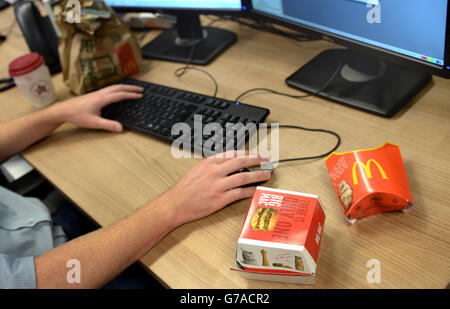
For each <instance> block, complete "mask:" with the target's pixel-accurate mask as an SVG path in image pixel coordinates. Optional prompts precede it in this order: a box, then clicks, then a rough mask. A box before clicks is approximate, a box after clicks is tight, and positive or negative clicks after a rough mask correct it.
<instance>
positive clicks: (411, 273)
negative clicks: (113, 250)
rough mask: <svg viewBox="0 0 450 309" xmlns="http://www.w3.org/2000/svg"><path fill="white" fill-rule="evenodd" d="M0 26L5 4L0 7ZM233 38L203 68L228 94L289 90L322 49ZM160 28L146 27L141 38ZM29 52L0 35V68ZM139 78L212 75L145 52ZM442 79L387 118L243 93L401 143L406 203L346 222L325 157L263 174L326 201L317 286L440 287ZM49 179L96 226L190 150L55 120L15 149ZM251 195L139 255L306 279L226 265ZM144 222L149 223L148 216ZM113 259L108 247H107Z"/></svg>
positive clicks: (131, 205) (184, 270) (311, 148)
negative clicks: (374, 263)
mask: <svg viewBox="0 0 450 309" xmlns="http://www.w3.org/2000/svg"><path fill="white" fill-rule="evenodd" d="M0 16H1V17H0V18H1V20H2V25H6V26H7V25H9V23H8V21H12V20H13V19H12V16H13V12H12V9H11V8H10V9H7V10H5V11H3V12H1V13H0ZM3 21H6V22H3ZM215 25H216V26H221V27H225V28H228V29H230V30H232V31H235V32H236V33H237V34H238V36H239V41H238V42H237V44H235V45H234V46H232V47H231V48H230V49H229V50H227V51H226V52H225V53H224V54H223V55H222V56H220V58H218V59H217V60H216V61H214V62H213V63H212V64H210V65H208V66H206V67H205V69H207V70H208V72H210V73H211V74H213V75H214V77H215V78H216V79H217V80H218V82H219V85H220V88H219V92H218V96H219V97H223V98H226V99H231V100H232V99H234V98H235V97H236V96H237V95H238V94H240V93H241V92H243V91H244V90H247V89H250V88H254V87H269V88H271V89H276V90H279V91H287V92H290V93H298V94H300V92H298V91H296V90H293V89H290V88H288V87H287V86H286V85H285V83H284V79H285V78H286V77H287V76H288V75H290V74H291V73H292V72H294V71H295V70H296V69H297V68H299V67H300V66H301V65H303V64H304V63H306V62H307V61H309V60H310V59H312V58H313V57H314V56H315V55H317V54H318V53H319V52H320V51H322V50H324V49H327V48H330V47H335V46H334V45H333V44H331V43H328V42H325V41H316V42H309V43H298V42H295V41H292V40H289V39H286V38H283V37H279V36H275V35H272V34H268V33H264V32H258V31H255V30H251V29H249V28H246V27H243V26H239V25H238V24H235V23H232V22H218V23H216V24H215ZM156 34H157V32H154V33H150V34H149V35H148V37H147V40H149V39H151V38H152V37H154V36H155V35H156ZM26 52H27V48H26V45H25V42H24V40H23V38H22V37H21V36H20V29H19V28H18V26H17V25H16V26H15V27H14V28H13V34H12V35H11V36H10V38H8V40H7V41H5V42H4V43H2V44H1V45H0V63H1V64H2V65H1V66H0V76H6V75H7V64H8V63H9V62H10V61H11V60H12V59H14V58H15V57H17V56H18V55H20V54H24V53H26ZM147 63H148V65H149V67H148V69H147V70H146V71H145V72H143V73H141V74H140V75H138V76H136V78H139V79H142V80H146V81H151V82H156V83H160V84H163V85H168V86H172V87H177V88H181V89H186V90H191V91H195V92H199V93H204V94H212V93H213V84H212V82H211V81H210V80H209V79H208V78H207V77H206V76H204V75H203V74H201V73H198V72H195V71H192V72H189V73H188V74H186V75H185V76H183V77H182V78H177V77H175V76H174V74H173V72H174V70H175V69H176V68H178V67H180V66H181V65H180V64H176V63H169V62H163V61H147ZM53 80H54V84H55V88H56V92H57V96H58V98H59V99H61V100H62V99H64V98H67V97H69V96H70V94H69V90H68V89H67V88H66V87H65V86H64V84H63V83H62V77H61V75H60V74H59V75H56V76H55V77H54V79H53ZM449 98H450V81H447V80H443V79H440V78H436V77H435V78H434V79H433V83H432V84H431V85H430V86H429V87H428V88H427V89H426V90H425V91H423V92H422V93H421V94H420V95H419V96H418V97H417V98H416V99H415V100H414V101H413V102H412V103H411V104H410V105H409V106H408V107H407V108H405V109H403V110H402V111H401V112H400V113H399V114H398V115H397V116H395V117H394V118H391V119H384V118H380V117H378V116H374V115H371V114H367V113H364V112H360V111H357V110H354V109H351V108H347V107H344V106H341V105H338V104H335V103H332V102H329V101H326V100H323V99H320V98H308V99H304V100H296V99H290V98H285V97H279V96H275V95H270V94H258V95H250V96H248V97H246V98H245V100H244V102H246V103H249V104H254V105H257V106H261V107H266V108H269V109H270V110H271V114H270V115H269V117H268V119H267V122H268V123H281V124H294V125H302V126H306V127H317V128H328V129H332V130H335V131H337V132H339V133H340V134H341V136H342V138H343V141H342V145H341V147H340V148H339V151H349V150H354V149H361V148H370V147H375V146H379V145H381V144H382V143H383V142H384V141H389V142H392V143H396V144H399V145H400V149H401V152H402V156H403V159H404V162H405V165H406V171H407V174H408V178H409V182H410V186H411V190H412V194H413V197H414V200H415V205H414V208H413V209H412V211H411V212H410V213H400V212H398V213H388V214H383V215H376V216H372V217H368V218H364V219H362V220H361V221H358V222H357V223H356V224H354V225H350V224H349V223H348V222H347V221H346V219H345V218H344V215H343V213H342V211H341V209H340V206H339V204H338V199H337V197H336V194H335V192H334V190H333V187H332V185H331V181H330V179H329V176H328V173H327V170H326V167H325V164H324V162H323V160H316V161H310V162H303V163H294V162H293V163H289V164H283V165H280V166H279V167H278V169H277V170H276V171H275V174H274V177H273V179H272V180H271V181H270V182H268V183H267V184H266V185H267V186H270V187H274V188H281V189H286V190H294V191H300V192H306V193H314V194H318V195H319V196H320V198H321V200H322V201H323V203H324V205H325V206H326V208H327V210H328V215H327V219H326V222H325V232H324V236H323V240H322V247H321V253H320V258H319V262H318V269H317V277H316V283H315V285H314V286H313V287H314V288H445V287H446V286H447V284H448V283H449V281H450V232H449V230H450V229H449V219H450V207H448V204H449V202H450V194H449V188H450V163H449V161H448V160H449V153H450V102H449ZM0 105H1V106H2V113H1V114H0V121H6V120H8V119H12V118H15V117H18V116H20V115H23V114H26V113H30V112H33V111H34V108H33V107H32V105H31V103H30V102H28V101H27V100H26V99H25V98H24V96H23V95H22V94H21V93H20V91H19V90H18V89H17V88H14V89H11V90H8V91H6V92H3V93H1V94H0ZM280 136H281V140H280V149H281V154H280V156H281V157H282V158H286V157H294V156H302V155H313V154H317V153H322V152H325V151H327V150H328V149H329V148H330V147H332V145H333V144H334V142H335V140H334V138H333V137H328V136H326V135H322V134H312V133H302V132H297V131H290V130H287V131H281V132H280ZM24 156H25V158H26V159H27V160H28V161H29V162H31V164H33V165H34V166H35V167H36V168H37V169H38V170H39V171H40V172H41V173H42V174H43V175H44V176H45V177H46V178H47V179H49V180H50V181H51V182H52V183H53V184H54V185H55V186H56V187H57V188H58V189H60V190H61V191H62V192H64V193H65V194H66V195H67V196H68V197H69V198H70V199H71V200H72V201H73V202H75V203H76V204H77V205H78V206H79V207H80V208H81V209H82V210H83V211H84V212H86V213H87V214H88V215H89V216H90V217H91V218H93V219H94V220H95V221H96V222H98V223H99V224H100V225H102V226H105V225H109V224H111V223H113V222H114V221H116V220H119V219H120V218H122V217H124V216H126V215H127V214H129V213H130V212H132V211H133V210H134V209H136V208H137V207H139V206H141V205H143V204H144V203H146V202H147V201H149V200H151V199H153V198H155V197H156V196H158V195H159V194H161V193H162V192H164V191H165V190H167V189H168V188H169V187H170V186H172V185H173V184H175V183H176V182H177V180H178V179H179V178H180V177H181V176H182V175H183V174H184V173H185V172H186V171H187V170H188V169H189V168H190V167H191V166H193V165H194V164H195V163H197V162H198V159H178V160H177V159H174V158H172V157H171V155H170V144H167V143H164V142H160V141H158V140H156V139H153V138H149V137H147V136H145V135H143V134H140V133H136V132H131V131H127V132H124V133H122V134H112V133H106V132H95V131H90V130H82V129H78V128H75V127H73V126H71V125H68V124H67V125H64V126H63V127H61V128H60V129H59V130H58V131H57V132H55V133H54V134H53V135H52V136H51V137H49V138H47V139H46V140H44V141H42V142H41V143H39V144H37V145H36V146H34V147H32V148H31V149H29V150H28V151H26V152H25V153H24ZM249 203H250V200H244V201H241V202H238V203H235V204H233V205H230V206H229V207H227V208H225V209H223V210H222V211H220V212H218V213H216V214H214V215H212V216H210V217H207V218H204V219H202V220H200V221H197V222H194V223H190V224H186V225H184V226H182V227H180V228H178V229H177V230H175V231H173V232H172V233H171V234H170V235H168V236H167V237H166V238H165V239H163V240H162V241H161V242H160V243H159V244H158V245H157V246H156V247H155V248H153V249H152V250H151V251H150V252H149V253H148V254H147V255H146V256H144V257H143V258H142V260H141V262H142V263H143V264H145V265H147V266H148V268H149V270H150V271H151V272H152V273H153V274H155V275H156V276H157V277H158V278H159V279H160V280H161V281H162V282H164V283H165V284H166V285H167V286H168V287H171V288H226V289H228V288H303V286H299V285H289V284H283V283H273V282H262V281H249V280H245V279H243V278H241V277H240V275H239V274H238V273H236V272H233V271H230V267H232V266H234V263H235V250H236V242H237V238H238V236H239V232H240V229H241V225H242V223H243V220H244V217H245V214H246V211H247V209H248V206H249ZM149 224H151V222H149ZM111 258H114V257H111ZM370 259H378V260H379V261H380V263H381V283H379V284H369V283H368V282H367V280H366V275H367V273H368V271H369V270H370V269H369V268H368V267H367V266H366V263H367V262H368V261H369V260H370Z"/></svg>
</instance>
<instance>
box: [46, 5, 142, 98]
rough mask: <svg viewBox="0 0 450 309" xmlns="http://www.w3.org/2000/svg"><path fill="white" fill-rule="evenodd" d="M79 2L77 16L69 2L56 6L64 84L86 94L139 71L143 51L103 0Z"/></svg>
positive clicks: (77, 92)
mask: <svg viewBox="0 0 450 309" xmlns="http://www.w3.org/2000/svg"><path fill="white" fill-rule="evenodd" d="M78 1H79V3H80V6H79V7H78V9H79V11H78V13H81V14H80V15H78V16H76V15H74V14H77V12H76V9H77V7H76V6H72V7H71V6H70V3H69V6H68V5H67V3H68V0H65V1H62V2H60V3H59V4H58V5H56V6H55V7H54V15H55V20H56V23H57V25H58V27H59V29H60V31H61V37H60V40H59V47H58V52H59V57H60V60H61V66H62V72H63V79H64V83H65V84H66V85H67V86H68V87H69V88H70V89H71V90H72V91H73V92H74V93H76V94H83V93H86V92H90V91H93V90H96V89H98V88H101V87H103V86H105V85H108V84H111V83H114V82H116V81H118V80H120V79H122V78H123V77H127V76H131V75H133V74H135V73H137V72H139V70H140V69H141V68H142V56H141V49H140V47H139V44H138V42H137V39H136V37H135V36H134V35H133V33H131V31H130V30H129V29H128V27H127V26H125V25H124V24H123V23H122V22H121V21H120V19H119V18H118V17H117V16H116V14H114V12H112V11H111V10H110V9H109V8H108V7H107V6H106V5H105V3H104V2H103V1H102V0H78ZM72 2H73V1H72ZM66 6H68V7H66ZM74 17H75V18H74Z"/></svg>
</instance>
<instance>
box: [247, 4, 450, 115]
mask: <svg viewBox="0 0 450 309" xmlns="http://www.w3.org/2000/svg"><path fill="white" fill-rule="evenodd" d="M243 7H244V9H245V11H248V12H250V14H251V15H254V16H255V17H258V18H262V19H267V20H269V21H271V22H276V23H279V24H281V25H284V26H288V27H293V28H295V29H299V30H302V31H306V32H308V31H311V32H313V33H316V34H317V33H319V34H321V35H323V38H324V39H325V40H329V41H333V42H336V43H338V44H341V45H344V46H347V47H349V49H336V50H327V51H325V52H323V53H321V54H320V55H318V56H317V57H316V58H314V59H313V60H311V61H310V62H309V63H307V64H306V65H305V66H303V67H302V68H301V69H299V70H298V71H296V72H295V73H294V74H292V75H291V76H289V77H288V78H287V79H286V82H287V83H288V85H290V86H293V87H296V88H299V89H302V90H304V91H308V92H311V93H317V92H319V95H320V96H323V97H326V98H329V99H332V100H335V101H338V102H340V103H343V104H347V105H350V106H352V107H356V108H360V109H363V110H365V111H370V112H373V113H376V114H380V115H384V116H392V115H394V114H395V113H396V112H397V111H398V110H399V109H400V108H401V107H402V106H404V105H406V104H407V103H408V102H410V101H411V100H412V99H413V98H414V97H415V96H416V95H417V94H418V93H419V92H420V91H421V90H422V89H423V88H425V87H426V86H427V85H428V83H429V82H430V81H431V75H430V74H434V75H438V76H441V77H444V78H450V44H449V42H450V41H449V40H448V38H449V36H450V32H449V24H450V21H449V19H448V11H449V1H448V0H433V1H429V0H386V1H383V0H314V1H312V0H270V1H269V0H245V1H244V3H243ZM336 70H339V72H338V73H340V74H336V75H334V76H335V78H334V79H333V80H332V81H330V82H329V85H328V86H327V87H326V89H321V88H322V87H323V86H324V85H325V84H327V81H329V80H328V79H329V78H330V76H333V73H336Z"/></svg>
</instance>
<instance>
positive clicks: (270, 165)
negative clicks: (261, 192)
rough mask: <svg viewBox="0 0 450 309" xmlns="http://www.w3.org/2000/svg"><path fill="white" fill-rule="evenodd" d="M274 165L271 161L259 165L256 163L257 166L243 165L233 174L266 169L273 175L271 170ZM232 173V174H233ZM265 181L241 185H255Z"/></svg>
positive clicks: (246, 186)
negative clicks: (243, 166)
mask: <svg viewBox="0 0 450 309" xmlns="http://www.w3.org/2000/svg"><path fill="white" fill-rule="evenodd" d="M274 169H275V167H274V166H273V164H272V163H271V162H267V163H264V164H261V165H257V166H252V167H245V168H243V169H240V170H239V171H237V172H236V173H233V174H238V173H247V172H256V171H261V170H267V171H270V172H271V173H272V175H273V171H274ZM233 174H232V175H233ZM264 183H265V181H263V182H257V183H249V184H247V185H245V186H242V187H243V188H248V187H255V186H261V185H263V184H264Z"/></svg>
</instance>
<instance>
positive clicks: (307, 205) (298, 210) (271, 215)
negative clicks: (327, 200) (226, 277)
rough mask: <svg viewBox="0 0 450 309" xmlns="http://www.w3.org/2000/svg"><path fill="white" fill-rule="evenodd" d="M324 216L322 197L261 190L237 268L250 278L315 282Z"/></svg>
mask: <svg viewBox="0 0 450 309" xmlns="http://www.w3.org/2000/svg"><path fill="white" fill-rule="evenodd" d="M325 216H326V210H325V207H324V206H323V205H322V203H321V202H320V200H319V197H318V196H317V195H313V194H306V193H299V192H293V191H286V190H279V189H272V188H265V187H257V188H256V191H255V194H254V196H253V199H252V202H251V205H250V208H249V210H248V213H247V216H246V218H245V221H244V224H243V226H242V230H241V234H240V236H239V240H238V245H237V250H236V265H237V266H236V268H232V269H233V270H236V271H238V272H240V274H241V275H242V276H244V277H245V278H248V279H255V280H268V281H280V282H288V283H297V284H313V283H314V278H315V272H316V267H317V260H318V258H319V251H320V243H321V240H322V234H323V229H324V224H325Z"/></svg>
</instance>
